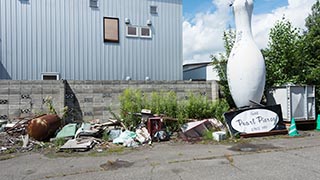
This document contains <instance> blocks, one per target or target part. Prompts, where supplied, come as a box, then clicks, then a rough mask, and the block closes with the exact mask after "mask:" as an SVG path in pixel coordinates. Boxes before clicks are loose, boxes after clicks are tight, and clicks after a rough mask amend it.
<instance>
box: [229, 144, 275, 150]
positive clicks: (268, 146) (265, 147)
mask: <svg viewBox="0 0 320 180" xmlns="http://www.w3.org/2000/svg"><path fill="white" fill-rule="evenodd" d="M278 148H279V147H276V146H273V145H272V144H250V143H243V144H236V145H234V146H232V147H231V148H229V150H231V151H239V152H259V151H264V150H271V149H278Z"/></svg>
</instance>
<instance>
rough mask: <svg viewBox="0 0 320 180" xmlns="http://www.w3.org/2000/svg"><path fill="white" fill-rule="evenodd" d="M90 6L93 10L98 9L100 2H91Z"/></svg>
mask: <svg viewBox="0 0 320 180" xmlns="http://www.w3.org/2000/svg"><path fill="white" fill-rule="evenodd" d="M89 6H90V7H92V8H98V0H89Z"/></svg>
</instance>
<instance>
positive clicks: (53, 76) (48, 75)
mask: <svg viewBox="0 0 320 180" xmlns="http://www.w3.org/2000/svg"><path fill="white" fill-rule="evenodd" d="M41 80H60V75H59V73H57V72H45V73H41Z"/></svg>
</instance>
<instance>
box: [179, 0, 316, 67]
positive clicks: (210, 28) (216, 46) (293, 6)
mask: <svg viewBox="0 0 320 180" xmlns="http://www.w3.org/2000/svg"><path fill="white" fill-rule="evenodd" d="M228 2H229V1H226V0H213V1H212V3H213V5H214V6H216V11H214V12H206V13H198V14H197V15H196V16H195V17H194V18H193V19H191V20H185V21H184V22H183V41H184V42H183V55H184V61H185V62H191V61H192V62H203V61H209V60H210V58H209V56H210V55H211V54H216V53H219V52H222V51H223V50H224V48H223V40H222V36H223V31H224V30H225V29H226V27H227V26H228V24H229V23H230V20H231V19H232V18H233V17H232V15H231V13H230V8H229V6H228ZM315 2H316V0H288V6H285V7H279V8H277V9H274V10H273V11H272V12H271V13H267V14H257V15H256V14H254V15H253V18H252V32H253V35H254V39H255V41H256V42H257V44H258V46H259V47H260V48H265V47H266V46H267V42H268V34H269V31H270V28H272V27H273V26H274V23H275V22H276V21H277V20H280V19H281V18H282V17H283V16H285V17H286V18H287V19H289V20H290V22H292V24H293V26H295V27H298V28H301V29H303V28H304V24H305V18H306V17H307V16H308V14H309V13H310V12H311V7H312V5H313V4H314V3H315Z"/></svg>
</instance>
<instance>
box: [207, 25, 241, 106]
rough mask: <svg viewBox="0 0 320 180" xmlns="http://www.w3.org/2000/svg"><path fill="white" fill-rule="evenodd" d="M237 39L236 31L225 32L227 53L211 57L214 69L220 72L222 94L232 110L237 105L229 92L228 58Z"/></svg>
mask: <svg viewBox="0 0 320 180" xmlns="http://www.w3.org/2000/svg"><path fill="white" fill-rule="evenodd" d="M235 39H236V33H235V31H233V30H231V28H230V29H229V30H228V31H225V32H224V33H223V41H224V48H225V53H220V54H219V55H218V56H215V55H211V60H212V64H213V68H214V69H215V70H216V71H217V72H218V76H219V78H220V81H219V82H218V83H219V85H220V89H221V92H222V94H223V96H224V98H225V99H226V101H227V103H228V104H229V106H230V107H231V108H234V107H236V105H235V103H234V101H233V99H232V96H231V93H230V90H229V85H228V78H227V63H228V57H229V55H230V53H231V50H232V47H233V45H234V42H235Z"/></svg>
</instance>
